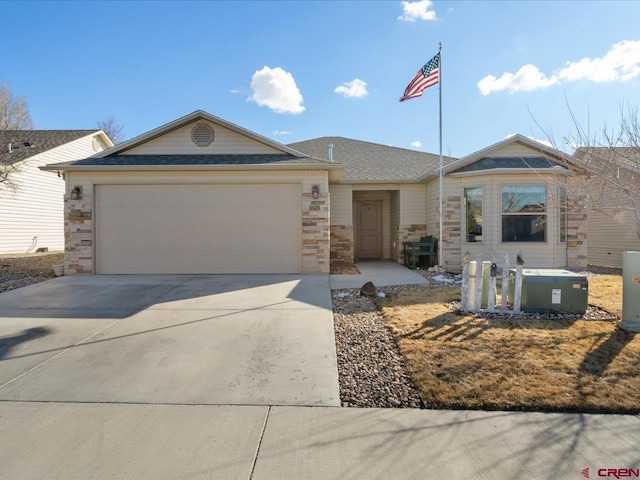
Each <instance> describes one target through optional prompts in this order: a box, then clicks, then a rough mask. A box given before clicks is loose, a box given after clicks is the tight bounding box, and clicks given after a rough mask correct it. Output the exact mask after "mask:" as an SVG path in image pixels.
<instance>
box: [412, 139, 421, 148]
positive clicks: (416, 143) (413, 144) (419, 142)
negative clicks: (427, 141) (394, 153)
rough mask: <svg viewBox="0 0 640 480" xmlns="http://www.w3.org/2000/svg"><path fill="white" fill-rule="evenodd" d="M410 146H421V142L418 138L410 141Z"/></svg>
mask: <svg viewBox="0 0 640 480" xmlns="http://www.w3.org/2000/svg"><path fill="white" fill-rule="evenodd" d="M411 146H412V147H415V148H420V147H421V146H422V142H421V141H420V140H416V141H415V142H411Z"/></svg>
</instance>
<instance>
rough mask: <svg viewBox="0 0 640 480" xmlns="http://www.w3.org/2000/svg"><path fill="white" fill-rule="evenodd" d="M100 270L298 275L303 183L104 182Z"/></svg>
mask: <svg viewBox="0 0 640 480" xmlns="http://www.w3.org/2000/svg"><path fill="white" fill-rule="evenodd" d="M95 221H96V266H97V273H299V272H300V263H301V245H300V243H301V213H300V188H299V186H298V185H232V186H229V185H144V186H140V185H135V186H134V185H99V186H97V187H96V219H95Z"/></svg>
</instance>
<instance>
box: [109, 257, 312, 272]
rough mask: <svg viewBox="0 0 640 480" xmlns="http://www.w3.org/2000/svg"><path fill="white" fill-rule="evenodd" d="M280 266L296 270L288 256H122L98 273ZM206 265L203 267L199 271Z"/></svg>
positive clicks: (253, 269)
mask: <svg viewBox="0 0 640 480" xmlns="http://www.w3.org/2000/svg"><path fill="white" fill-rule="evenodd" d="M274 261H275V262H277V263H278V264H279V265H281V269H282V270H284V272H285V273H290V272H292V271H294V270H296V269H298V268H299V267H298V262H297V261H295V260H292V259H291V258H290V256H281V257H277V258H265V257H264V256H246V255H242V256H239V257H234V256H227V257H220V256H210V257H207V256H185V255H172V256H171V257H170V258H168V259H167V261H165V262H162V263H160V262H158V261H156V259H155V257H151V256H145V255H126V256H120V257H117V258H115V259H113V261H112V262H110V263H109V264H108V265H107V266H105V267H104V268H102V269H101V271H100V273H101V274H107V275H108V274H139V273H140V272H141V271H143V272H144V273H145V274H150V275H152V274H167V273H170V274H210V273H212V270H211V269H213V273H217V272H224V273H230V274H232V273H247V267H246V266H247V264H250V265H251V273H274V272H273V262H274ZM204 265H206V266H207V268H206V269H205V268H203V266H204Z"/></svg>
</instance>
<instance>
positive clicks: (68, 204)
mask: <svg viewBox="0 0 640 480" xmlns="http://www.w3.org/2000/svg"><path fill="white" fill-rule="evenodd" d="M76 273H85V274H86V273H89V274H91V273H93V195H90V194H82V195H80V198H78V199H72V198H71V197H70V196H69V195H65V196H64V274H65V275H74V274H76Z"/></svg>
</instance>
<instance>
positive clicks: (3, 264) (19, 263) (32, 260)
mask: <svg viewBox="0 0 640 480" xmlns="http://www.w3.org/2000/svg"><path fill="white" fill-rule="evenodd" d="M63 261H64V253H61V252H55V253H29V254H21V255H0V292H6V291H8V290H13V289H15V288H20V287H25V286H27V285H31V284H32V283H38V282H43V281H45V280H49V279H50V278H54V277H55V274H54V273H53V264H54V263H62V262H63Z"/></svg>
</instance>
